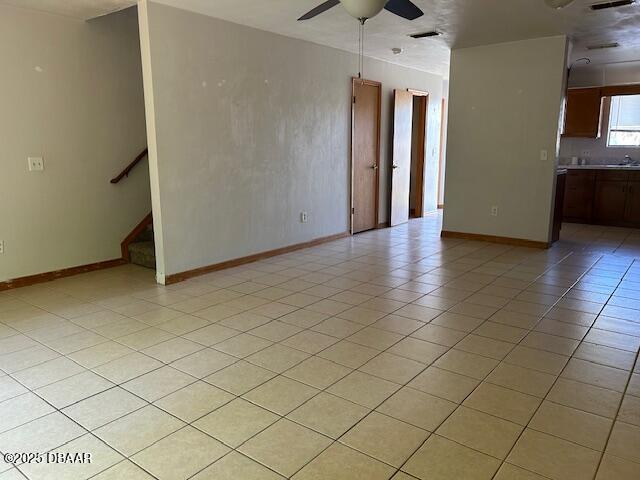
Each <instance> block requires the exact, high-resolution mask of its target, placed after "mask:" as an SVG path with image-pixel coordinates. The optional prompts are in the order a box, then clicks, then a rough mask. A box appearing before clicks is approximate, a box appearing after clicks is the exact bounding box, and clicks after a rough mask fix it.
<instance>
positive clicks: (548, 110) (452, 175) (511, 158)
mask: <svg viewBox="0 0 640 480" xmlns="http://www.w3.org/2000/svg"><path fill="white" fill-rule="evenodd" d="M566 50H567V40H566V38H565V37H563V36H561V37H549V38H539V39H533V40H525V41H520V42H511V43H503V44H497V45H487V46H482V47H474V48H466V49H460V50H454V51H453V52H452V58H451V75H450V78H451V85H450V96H449V124H448V134H447V137H448V139H447V168H446V182H445V183H446V190H445V212H444V229H445V230H449V231H455V232H464V233H475V234H483V235H497V236H503V237H512V238H520V239H527V240H534V241H541V242H547V241H548V240H549V238H550V221H551V205H552V202H553V194H554V185H555V169H556V154H557V149H558V139H559V118H560V111H561V106H562V102H563V90H564V78H565V72H566V68H565V65H566V62H565V57H566ZM541 150H547V152H548V160H547V161H541V156H540V155H541ZM492 206H498V208H499V215H498V216H497V217H494V216H491V207H492Z"/></svg>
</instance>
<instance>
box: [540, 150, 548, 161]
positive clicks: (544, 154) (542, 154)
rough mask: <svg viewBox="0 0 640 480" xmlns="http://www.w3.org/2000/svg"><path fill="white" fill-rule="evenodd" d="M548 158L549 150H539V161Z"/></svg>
mask: <svg viewBox="0 0 640 480" xmlns="http://www.w3.org/2000/svg"><path fill="white" fill-rule="evenodd" d="M547 160H549V152H548V151H546V150H540V161H541V162H546V161H547Z"/></svg>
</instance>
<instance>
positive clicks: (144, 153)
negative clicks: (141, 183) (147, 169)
mask: <svg viewBox="0 0 640 480" xmlns="http://www.w3.org/2000/svg"><path fill="white" fill-rule="evenodd" d="M148 154H149V149H148V148H145V149H144V150H143V151H142V152H140V155H138V156H137V157H136V159H135V160H134V161H133V162H131V163H130V164H129V165H128V166H127V168H125V169H124V170H123V171H122V172H121V173H120V175H118V176H117V177H116V178H112V179H111V183H118V182H119V181H120V180H122V179H123V178H124V177H128V176H129V173H131V170H133V169H134V168H135V166H136V165H138V163H140V161H141V160H142V159H143V158H144V157H146V156H147V155H148Z"/></svg>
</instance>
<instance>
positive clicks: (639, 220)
mask: <svg viewBox="0 0 640 480" xmlns="http://www.w3.org/2000/svg"><path fill="white" fill-rule="evenodd" d="M624 218H625V221H626V222H628V223H631V224H634V225H640V181H637V182H636V181H632V182H629V184H628V185H627V203H626V207H625V212H624Z"/></svg>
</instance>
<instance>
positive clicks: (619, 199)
mask: <svg viewBox="0 0 640 480" xmlns="http://www.w3.org/2000/svg"><path fill="white" fill-rule="evenodd" d="M626 197H627V182H612V181H608V180H603V181H600V180H599V181H597V182H596V190H595V195H594V206H593V219H594V220H595V221H596V223H602V224H605V225H612V224H620V223H621V222H624V218H625V204H626Z"/></svg>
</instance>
